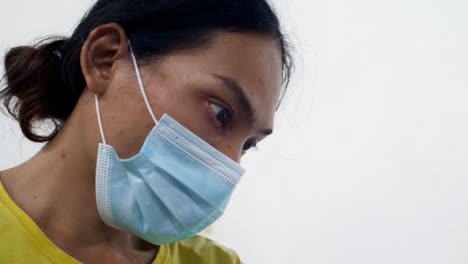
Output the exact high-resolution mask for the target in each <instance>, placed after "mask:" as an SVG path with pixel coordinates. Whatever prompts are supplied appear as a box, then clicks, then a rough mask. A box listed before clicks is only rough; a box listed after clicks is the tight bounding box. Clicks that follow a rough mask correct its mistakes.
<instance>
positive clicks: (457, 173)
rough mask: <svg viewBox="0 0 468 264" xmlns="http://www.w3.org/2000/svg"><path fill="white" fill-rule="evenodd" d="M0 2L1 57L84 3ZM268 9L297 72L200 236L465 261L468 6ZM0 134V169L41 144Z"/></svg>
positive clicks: (379, 258)
mask: <svg viewBox="0 0 468 264" xmlns="http://www.w3.org/2000/svg"><path fill="white" fill-rule="evenodd" d="M1 1H2V2H1V8H0V36H1V38H0V51H5V50H6V49H7V48H8V47H12V46H14V45H21V44H26V43H28V42H31V41H32V40H34V39H35V38H38V37H41V36H44V35H48V34H60V33H61V34H69V33H70V32H71V30H72V29H73V28H74V26H75V23H76V22H77V21H78V19H79V18H80V17H81V15H82V14H83V13H84V11H85V10H86V9H87V8H88V7H89V6H90V4H91V3H92V2H93V1H91V0H86V1H80V2H78V1H63V0H60V1H58V0H57V1H52V0H47V1H46V0H41V1H33V0H30V1H26V0H15V1H6V0H1ZM275 5H276V6H277V9H278V10H279V13H280V15H281V17H282V19H283V22H284V24H285V27H286V29H287V32H288V33H289V34H290V37H291V39H292V40H293V42H294V45H295V46H296V54H297V60H298V69H297V74H296V76H295V80H294V82H293V83H292V86H291V88H290V93H289V95H288V97H287V100H286V102H285V104H284V107H283V108H282V110H281V111H280V112H279V114H278V118H277V126H276V132H275V135H274V136H272V137H271V138H270V139H268V140H266V142H265V143H263V144H261V145H260V149H259V151H258V152H255V153H252V154H248V155H247V157H246V158H245V159H244V164H243V165H244V166H245V167H246V168H247V169H248V172H247V174H246V175H245V177H244V178H243V180H242V181H241V184H240V186H239V188H238V189H237V191H236V192H235V195H234V197H233V200H232V202H231V204H230V206H229V207H228V210H227V212H226V214H225V215H224V217H222V218H221V219H220V220H219V221H218V222H217V223H216V224H214V226H213V227H212V228H211V233H209V234H208V235H209V236H211V237H213V238H215V239H216V240H218V241H220V242H221V243H223V244H225V245H227V246H229V247H231V248H233V249H235V250H236V251H237V252H238V253H239V255H240V256H241V257H242V259H243V260H244V261H245V262H246V263H269V264H272V263H319V264H332V263H333V264H334V263H336V264H338V263H339V264H341V263H356V264H364V263H403V264H406V263H408V264H410V263H411V264H414V263H425V264H430V263H444V264H447V263H460V264H461V263H464V264H465V263H468V209H467V204H468V192H467V191H468V177H467V176H468V123H467V121H468V120H467V118H468V104H467V102H466V101H467V99H468V72H467V71H468V15H467V14H468V2H467V1H466V0H425V1H422V0H391V1H390V0H388V1H375V0H373V1H371V0H354V1H345V0H287V1H284V0H283V1H281V0H276V1H275ZM2 71H3V68H2ZM0 127H1V129H0V170H3V169H6V168H9V167H11V166H14V165H16V164H19V163H21V162H23V161H24V160H26V159H27V158H29V157H30V156H31V155H33V154H34V152H35V151H37V150H38V149H39V148H40V145H37V144H32V143H30V142H28V141H27V140H25V139H22V137H21V134H20V132H19V129H18V127H17V125H16V124H15V123H14V122H12V121H11V120H8V119H7V118H6V117H4V116H1V117H0ZM64 188H66V187H64Z"/></svg>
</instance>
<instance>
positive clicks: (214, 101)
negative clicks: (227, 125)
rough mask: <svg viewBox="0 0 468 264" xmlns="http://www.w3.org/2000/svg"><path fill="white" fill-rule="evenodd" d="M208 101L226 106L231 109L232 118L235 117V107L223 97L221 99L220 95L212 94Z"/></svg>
mask: <svg viewBox="0 0 468 264" xmlns="http://www.w3.org/2000/svg"><path fill="white" fill-rule="evenodd" d="M208 103H209V104H215V105H219V106H221V107H223V108H226V109H227V110H228V111H229V114H230V116H231V119H234V114H235V112H234V109H233V108H232V107H231V105H230V104H228V103H226V101H224V100H223V99H220V98H219V97H216V96H211V97H209V99H208Z"/></svg>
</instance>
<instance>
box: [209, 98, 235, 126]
mask: <svg viewBox="0 0 468 264" xmlns="http://www.w3.org/2000/svg"><path fill="white" fill-rule="evenodd" d="M210 108H211V112H212V113H213V116H214V117H215V119H216V121H218V123H219V124H221V126H222V127H224V126H225V125H226V124H227V123H228V122H229V119H230V117H231V112H230V111H229V109H227V108H226V107H223V106H221V105H219V104H215V103H210Z"/></svg>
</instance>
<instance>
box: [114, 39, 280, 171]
mask: <svg viewBox="0 0 468 264" xmlns="http://www.w3.org/2000/svg"><path fill="white" fill-rule="evenodd" d="M129 63H130V62H129ZM130 66H131V65H130ZM130 68H133V66H131V67H130ZM139 68H140V73H141V76H142V80H143V85H144V89H145V91H146V94H147V96H148V99H149V102H150V105H151V108H152V110H153V112H154V114H155V115H156V117H157V118H158V119H159V118H160V117H161V116H162V115H163V114H164V113H167V114H168V115H170V116H171V117H172V118H174V119H175V120H177V121H178V122H179V123H181V124H182V125H184V126H185V127H186V128H188V129H189V130H191V131H192V132H193V133H195V134H196V135H198V136H199V137H200V138H202V139H203V140H205V141H206V142H208V143H209V144H210V145H212V146H213V147H215V148H216V149H218V150H219V151H221V152H222V153H224V154H225V155H227V156H228V157H230V158H231V159H233V160H235V161H237V162H240V159H241V156H242V155H243V154H244V153H246V151H247V150H248V149H249V148H251V147H252V146H254V145H255V144H257V143H258V142H259V141H260V140H262V139H263V138H264V137H265V136H267V135H269V134H271V133H272V130H273V121H274V113H275V110H276V107H277V104H278V100H279V96H280V90H281V81H282V61H281V52H280V49H279V47H278V44H277V42H276V41H274V40H272V39H271V38H269V37H264V36H261V35H258V34H253V33H227V32H218V33H216V34H215V36H214V39H213V42H212V43H211V44H210V45H209V46H207V47H203V48H197V49H189V50H182V51H177V52H173V53H170V54H167V55H165V56H164V57H162V58H160V59H158V60H156V61H154V62H149V63H140V67H139ZM111 86H114V87H115V89H114V88H113V89H108V90H109V91H108V92H106V93H108V98H109V97H110V98H113V99H112V101H113V102H114V106H113V107H112V108H113V110H112V111H111V112H112V113H113V117H110V118H113V119H114V120H116V119H117V118H118V119H119V120H120V121H119V122H114V125H115V124H116V123H118V124H119V125H120V132H122V131H125V132H124V133H115V134H113V135H110V137H111V140H109V141H110V144H111V145H115V144H113V142H112V141H114V142H118V143H116V144H117V145H118V146H117V147H116V150H117V153H119V156H121V157H124V158H125V156H127V157H130V156H132V155H134V154H136V153H137V152H138V151H139V148H140V147H141V145H142V144H143V141H144V139H145V138H146V136H147V135H148V133H149V130H150V129H151V128H152V126H154V123H153V122H152V119H151V118H150V115H149V114H148V113H147V110H146V107H145V106H144V103H143V97H142V96H141V94H140V91H139V89H138V86H137V80H136V76H135V71H134V70H133V69H132V70H130V71H126V73H125V74H119V75H116V76H115V78H114V82H113V84H111ZM122 120H126V121H122ZM122 127H125V129H124V130H122ZM113 130H114V129H112V131H113ZM114 147H115V146H114Z"/></svg>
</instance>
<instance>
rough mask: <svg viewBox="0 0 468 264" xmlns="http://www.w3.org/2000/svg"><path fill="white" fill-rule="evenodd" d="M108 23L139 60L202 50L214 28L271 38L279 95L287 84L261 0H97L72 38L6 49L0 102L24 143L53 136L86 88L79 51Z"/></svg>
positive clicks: (287, 59)
mask: <svg viewBox="0 0 468 264" xmlns="http://www.w3.org/2000/svg"><path fill="white" fill-rule="evenodd" d="M111 22H115V23H117V24H119V25H120V26H122V28H123V29H124V31H125V32H126V34H127V36H128V38H129V39H130V40H131V43H132V50H133V51H134V52H135V55H136V57H137V58H138V59H141V60H144V59H151V58H155V57H157V56H163V55H164V54H167V53H168V52H171V51H175V50H180V49H187V48H194V47H199V46H203V45H204V44H207V41H209V39H210V38H209V37H210V36H211V35H212V33H214V32H215V31H216V30H227V31H237V32H255V33H259V34H263V35H265V36H269V37H272V38H273V39H275V40H277V41H278V44H279V46H280V48H281V51H282V58H283V85H284V88H283V93H282V97H283V95H284V91H285V90H286V87H287V85H288V83H289V79H290V76H291V72H292V67H293V63H292V57H291V55H290V51H289V47H288V44H287V42H286V41H285V38H284V35H283V33H282V32H281V28H280V24H279V21H278V18H277V16H276V14H275V12H274V11H273V10H272V8H271V7H270V5H269V4H268V2H267V1H266V0H151V1H149V0H119V1H115V0H98V1H97V2H96V3H95V4H94V6H93V7H92V8H91V9H90V10H89V11H88V12H87V14H86V15H85V16H84V17H83V19H82V20H81V22H80V23H79V25H78V26H77V28H76V29H75V31H74V32H73V34H72V36H71V37H70V38H52V39H51V38H48V39H45V40H43V41H41V42H40V43H38V44H37V45H35V46H33V47H28V46H22V47H15V48H12V49H11V50H10V51H9V52H7V54H6V57H5V71H6V74H5V77H4V79H6V81H7V84H6V87H5V88H4V89H3V90H2V91H0V100H2V101H3V105H4V106H5V107H6V109H7V110H8V113H9V114H11V115H12V116H13V117H14V118H15V119H16V120H18V122H19V124H20V127H21V130H22V131H23V134H24V135H25V136H26V137H27V138H28V139H30V140H32V141H35V142H45V141H49V140H50V139H52V138H53V137H54V136H55V135H56V134H57V132H58V130H59V129H60V127H61V125H62V124H63V122H64V121H65V120H66V119H67V118H68V116H69V115H70V114H71V112H72V111H73V108H74V107H75V105H76V103H77V101H78V99H79V97H80V95H81V93H82V91H83V89H84V87H85V85H86V83H85V80H84V77H83V73H82V71H81V67H80V52H81V48H82V46H83V44H84V42H85V40H86V39H87V37H88V35H89V33H90V32H91V31H92V30H93V29H94V28H96V27H97V26H99V25H103V24H107V23H111ZM41 120H52V121H53V122H54V124H55V128H54V131H53V132H51V133H50V134H49V135H39V134H37V133H35V132H34V129H33V128H34V125H35V123H36V122H37V121H41Z"/></svg>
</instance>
